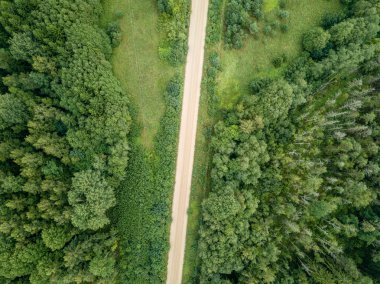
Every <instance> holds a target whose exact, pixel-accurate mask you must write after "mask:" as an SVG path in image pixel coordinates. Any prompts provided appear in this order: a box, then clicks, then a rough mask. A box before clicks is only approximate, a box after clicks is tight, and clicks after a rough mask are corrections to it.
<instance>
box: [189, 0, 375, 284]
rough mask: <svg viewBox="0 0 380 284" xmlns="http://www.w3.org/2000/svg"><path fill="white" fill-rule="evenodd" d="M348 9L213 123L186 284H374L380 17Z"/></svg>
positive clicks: (354, 5)
mask: <svg viewBox="0 0 380 284" xmlns="http://www.w3.org/2000/svg"><path fill="white" fill-rule="evenodd" d="M345 5H346V6H345V9H344V10H343V11H344V15H343V16H341V15H336V14H335V15H333V16H332V15H329V16H326V17H324V18H323V21H322V22H320V27H312V28H309V29H308V30H306V31H305V32H304V34H303V36H302V39H301V41H300V42H299V43H298V44H300V47H301V48H302V49H303V53H302V54H299V55H298V57H297V58H296V59H295V60H292V61H291V62H289V64H288V66H287V67H286V68H284V70H283V72H281V73H280V74H278V75H277V76H275V77H272V76H268V77H263V78H259V79H258V78H255V74H254V70H252V75H251V77H252V81H251V83H250V85H249V89H248V93H247V91H241V90H240V88H236V91H237V92H238V99H237V101H236V103H234V104H233V105H231V107H230V108H229V110H227V111H224V112H223V113H222V115H223V117H222V119H219V120H218V122H217V123H216V124H215V127H214V133H213V138H212V142H211V148H212V153H213V154H212V167H211V174H210V175H211V186H210V188H209V191H210V192H209V194H208V197H207V198H206V199H205V200H204V201H203V203H202V204H203V205H202V222H201V229H200V232H199V234H200V241H199V246H198V255H199V258H200V259H199V260H198V270H197V271H196V273H195V274H194V275H195V276H194V278H193V280H192V281H199V282H200V283H251V282H253V283H377V282H376V281H377V280H378V279H379V273H380V271H379V269H378V267H379V249H380V248H379V245H378V242H379V238H380V233H379V232H380V226H379V220H380V211H379V206H378V203H379V201H378V187H379V179H378V174H379V169H378V164H379V154H378V153H379V152H378V151H379V146H380V145H379V141H378V135H379V133H378V132H379V123H380V117H379V114H378V111H377V110H378V107H379V102H380V101H379V99H380V97H379V77H378V74H379V54H380V53H379V51H380V46H379V43H378V42H379V41H378V38H377V37H378V32H379V30H380V28H379V6H378V1H375V0H374V1H350V3H345ZM290 13H291V10H290ZM222 58H223V57H222ZM222 62H223V59H222ZM222 66H223V65H222ZM223 72H224V70H222V74H223Z"/></svg>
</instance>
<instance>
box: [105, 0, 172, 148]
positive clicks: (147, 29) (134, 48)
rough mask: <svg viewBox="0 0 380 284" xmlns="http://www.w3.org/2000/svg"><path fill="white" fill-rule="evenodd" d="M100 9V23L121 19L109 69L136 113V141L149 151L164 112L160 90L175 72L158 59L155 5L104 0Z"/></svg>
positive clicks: (149, 1) (150, 0)
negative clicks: (139, 128)
mask: <svg viewBox="0 0 380 284" xmlns="http://www.w3.org/2000/svg"><path fill="white" fill-rule="evenodd" d="M104 7H105V18H104V21H107V22H109V21H112V20H114V18H115V16H116V15H123V17H122V18H121V19H120V27H121V29H122V33H123V38H122V42H121V44H120V46H119V47H117V48H116V49H115V50H114V54H113V57H112V63H113V68H114V72H115V74H116V76H117V77H118V79H119V80H120V81H121V83H122V86H123V88H124V89H125V90H126V91H127V93H128V96H129V97H130V98H131V100H132V103H133V104H134V105H135V107H136V109H137V110H138V120H139V123H140V124H141V126H142V131H141V139H140V141H141V143H142V144H143V145H144V146H145V147H146V148H148V149H151V148H152V147H153V140H154V136H155V134H156V132H157V129H158V128H159V122H160V118H161V117H162V115H163V113H164V109H165V104H164V99H163V94H164V92H165V91H164V90H165V88H166V86H167V84H168V81H169V79H170V78H171V77H172V76H173V75H174V73H175V71H176V69H175V68H173V67H171V66H170V65H169V64H168V63H166V62H164V61H163V60H160V59H159V56H158V47H159V42H160V40H161V35H160V33H159V32H158V31H157V26H158V13H157V8H156V1H155V0H145V1H136V0H108V1H105V4H104Z"/></svg>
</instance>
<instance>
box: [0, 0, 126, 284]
mask: <svg viewBox="0 0 380 284" xmlns="http://www.w3.org/2000/svg"><path fill="white" fill-rule="evenodd" d="M101 11H102V6H101V4H100V1H98V0H75V1H66V0H33V1H30V0H19V1H0V62H1V63H0V76H1V79H0V82H1V83H0V201H1V205H0V259H1V261H0V282H1V283H8V281H14V282H17V283H21V282H22V283H28V282H30V283H38V284H40V283H110V282H112V279H114V277H115V275H116V272H115V268H114V265H115V256H116V249H117V239H116V236H115V233H114V232H112V231H111V230H110V228H109V227H107V225H108V224H109V223H110V221H109V218H108V216H107V213H108V211H109V209H110V208H112V207H113V206H114V205H115V196H114V191H115V188H116V187H117V186H118V185H119V183H120V181H121V180H122V179H123V178H124V174H125V168H126V165H127V160H128V140H127V134H128V131H129V124H130V117H129V113H128V99H127V97H126V96H125V94H124V92H123V91H122V89H121V87H120V85H119V83H118V81H117V80H116V78H115V77H114V76H113V74H112V68H111V64H110V62H109V61H108V60H109V58H110V55H111V52H112V49H111V45H110V39H109V38H108V36H107V35H106V33H105V31H103V30H102V29H101V28H100V26H99V15H100V13H101ZM100 229H101V230H100ZM105 281H106V282H105Z"/></svg>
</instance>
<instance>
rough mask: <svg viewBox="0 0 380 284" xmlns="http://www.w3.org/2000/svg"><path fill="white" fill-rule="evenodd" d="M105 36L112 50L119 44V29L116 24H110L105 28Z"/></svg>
mask: <svg viewBox="0 0 380 284" xmlns="http://www.w3.org/2000/svg"><path fill="white" fill-rule="evenodd" d="M106 32H107V35H108V37H109V38H110V40H111V46H112V47H113V48H115V47H117V46H119V44H120V42H121V29H120V25H119V23H118V22H112V23H110V24H109V25H108V27H107V30H106Z"/></svg>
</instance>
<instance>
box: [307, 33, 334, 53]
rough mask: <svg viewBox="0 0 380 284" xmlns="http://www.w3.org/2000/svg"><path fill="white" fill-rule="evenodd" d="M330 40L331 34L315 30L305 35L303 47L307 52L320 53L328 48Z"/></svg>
mask: <svg viewBox="0 0 380 284" xmlns="http://www.w3.org/2000/svg"><path fill="white" fill-rule="evenodd" d="M329 39H330V34H329V33H327V32H325V31H324V30H323V29H322V28H315V29H312V30H310V31H308V32H307V33H306V34H305V35H304V38H303V40H302V45H303V48H304V49H305V50H306V51H309V52H313V51H320V50H322V49H323V48H325V47H326V45H327V42H328V41H329Z"/></svg>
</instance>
